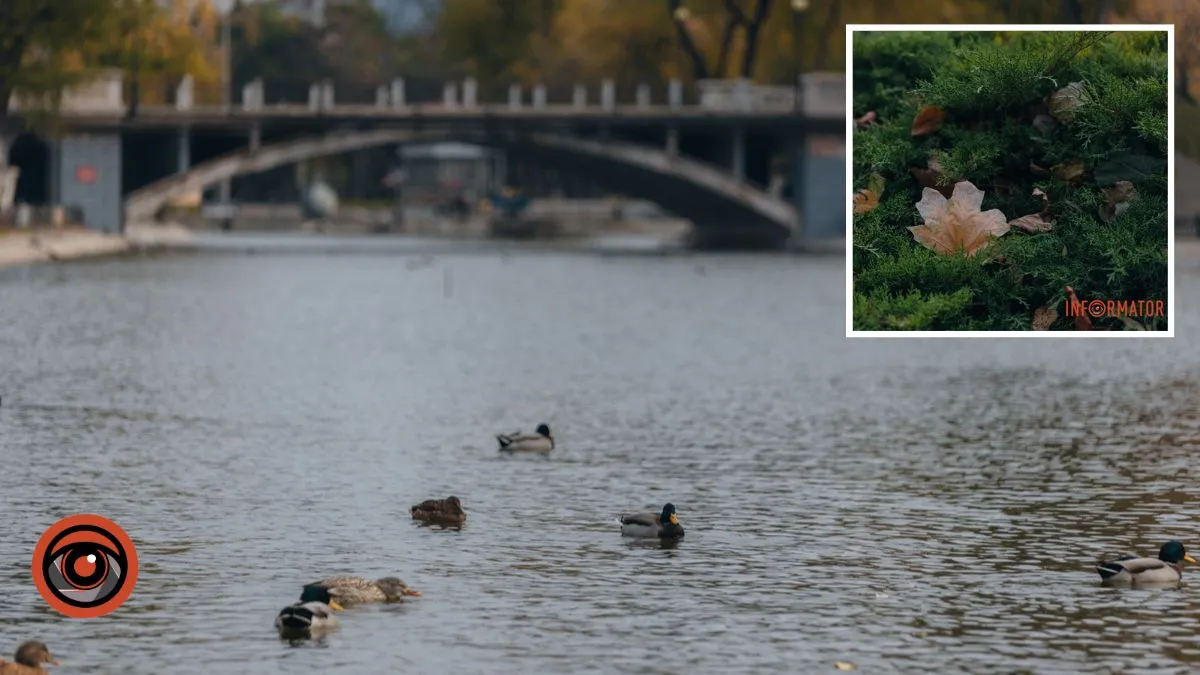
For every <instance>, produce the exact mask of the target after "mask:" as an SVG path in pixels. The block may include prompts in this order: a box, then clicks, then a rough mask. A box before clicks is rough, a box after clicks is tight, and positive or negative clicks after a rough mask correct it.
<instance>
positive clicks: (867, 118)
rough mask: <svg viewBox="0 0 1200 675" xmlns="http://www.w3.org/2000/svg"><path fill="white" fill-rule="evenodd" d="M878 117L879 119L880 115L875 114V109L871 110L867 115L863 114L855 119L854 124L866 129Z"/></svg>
mask: <svg viewBox="0 0 1200 675" xmlns="http://www.w3.org/2000/svg"><path fill="white" fill-rule="evenodd" d="M876 119H878V116H877V115H876V114H875V111H874V110H872V111H871V112H869V113H867V114H866V115H863V116H862V117H859V118H858V119H856V120H854V125H855V126H857V127H858V128H859V129H866V128H867V127H869V126H871V125H872V124H874V123H875V120H876Z"/></svg>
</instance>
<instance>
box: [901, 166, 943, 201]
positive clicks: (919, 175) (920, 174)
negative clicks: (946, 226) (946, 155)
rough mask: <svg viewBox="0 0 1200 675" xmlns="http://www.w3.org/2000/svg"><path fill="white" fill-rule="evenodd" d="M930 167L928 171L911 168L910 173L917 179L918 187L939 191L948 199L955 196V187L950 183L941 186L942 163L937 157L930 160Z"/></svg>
mask: <svg viewBox="0 0 1200 675" xmlns="http://www.w3.org/2000/svg"><path fill="white" fill-rule="evenodd" d="M928 166H929V168H928V169H922V168H920V167H916V166H914V167H912V168H910V169H909V170H908V172H909V173H911V174H912V177H913V178H915V179H916V181H917V185H920V186H921V187H923V188H931V189H934V190H937V191H938V192H940V193H942V194H943V195H944V196H945V197H946V198H947V199H949V198H950V195H952V194H954V185H953V184H949V183H948V184H946V185H940V184H939V183H938V181H939V179H941V177H942V163H941V162H939V161H938V158H937V157H936V156H932V157H930V158H929V162H928Z"/></svg>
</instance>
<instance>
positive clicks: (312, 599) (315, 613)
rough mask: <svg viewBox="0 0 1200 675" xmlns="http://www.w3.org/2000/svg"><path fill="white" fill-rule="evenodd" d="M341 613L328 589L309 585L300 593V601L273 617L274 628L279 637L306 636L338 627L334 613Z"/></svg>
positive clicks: (337, 603) (339, 606)
mask: <svg viewBox="0 0 1200 675" xmlns="http://www.w3.org/2000/svg"><path fill="white" fill-rule="evenodd" d="M340 611H342V605H341V604H340V603H339V602H338V601H337V600H336V599H334V598H333V596H332V595H330V593H329V589H328V588H325V587H324V586H318V585H316V584H309V585H307V586H305V587H304V590H303V591H302V592H301V593H300V600H299V602H296V603H294V604H291V605H288V606H287V607H284V608H283V609H282V610H281V611H280V612H279V616H277V617H275V628H276V630H278V631H279V633H280V635H306V634H311V633H313V632H316V631H322V630H328V629H330V628H333V627H335V626H337V625H338V620H337V617H336V616H334V612H340Z"/></svg>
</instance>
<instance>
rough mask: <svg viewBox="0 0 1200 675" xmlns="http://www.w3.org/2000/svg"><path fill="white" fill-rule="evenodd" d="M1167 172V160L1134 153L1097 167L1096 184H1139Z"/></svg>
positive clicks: (1102, 163)
mask: <svg viewBox="0 0 1200 675" xmlns="http://www.w3.org/2000/svg"><path fill="white" fill-rule="evenodd" d="M1166 171H1167V160H1166V159H1161V158H1157V157H1150V156H1148V155H1135V154H1132V153H1128V154H1124V155H1121V156H1119V157H1114V158H1112V159H1110V160H1108V161H1107V162H1101V163H1100V164H1097V165H1096V171H1095V174H1096V184H1097V185H1112V184H1113V183H1117V182H1120V181H1123V180H1126V181H1133V182H1135V183H1136V182H1139V181H1144V180H1148V179H1150V178H1154V177H1155V176H1157V175H1160V174H1164V173H1166Z"/></svg>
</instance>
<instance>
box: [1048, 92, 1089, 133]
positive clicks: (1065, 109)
mask: <svg viewBox="0 0 1200 675" xmlns="http://www.w3.org/2000/svg"><path fill="white" fill-rule="evenodd" d="M1087 100H1088V95H1087V91H1086V90H1085V89H1084V88H1083V83H1082V82H1072V83H1070V84H1068V85H1067V86H1065V87H1063V88H1062V89H1059V90H1058V91H1056V92H1054V93H1053V94H1051V95H1050V100H1049V101H1048V102H1049V104H1050V114H1051V115H1053V116H1054V119H1056V120H1058V121H1059V122H1064V123H1065V122H1070V121H1071V120H1073V119H1075V110H1076V109H1077V108H1079V106H1081V105H1083V104H1084V103H1086V102H1087Z"/></svg>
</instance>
